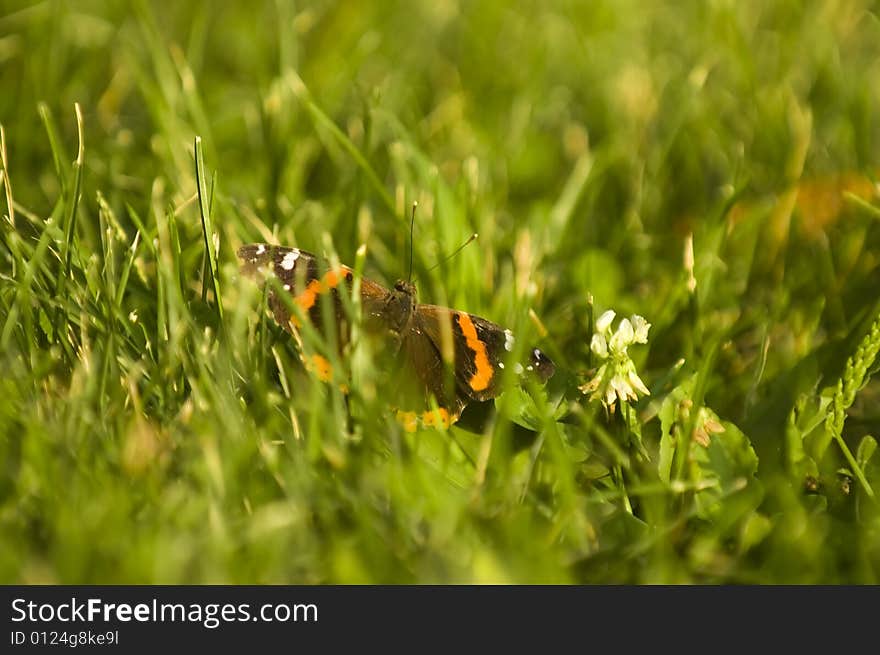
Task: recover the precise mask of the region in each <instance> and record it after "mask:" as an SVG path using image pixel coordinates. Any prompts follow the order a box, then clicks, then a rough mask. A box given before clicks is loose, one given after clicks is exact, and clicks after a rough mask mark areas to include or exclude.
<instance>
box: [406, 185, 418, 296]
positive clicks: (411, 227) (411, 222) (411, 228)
mask: <svg viewBox="0 0 880 655" xmlns="http://www.w3.org/2000/svg"><path fill="white" fill-rule="evenodd" d="M418 206H419V201H418V200H413V204H412V216H411V217H410V220H409V273H408V275H407V276H406V279H407V280H408V281H409V283H410V284H412V274H413V234H414V233H415V229H416V209H417V208H418Z"/></svg>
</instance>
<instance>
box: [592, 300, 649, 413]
mask: <svg viewBox="0 0 880 655" xmlns="http://www.w3.org/2000/svg"><path fill="white" fill-rule="evenodd" d="M616 315H617V314H616V313H615V312H614V311H613V310H610V309H609V310H608V311H606V312H604V313H603V314H602V315H601V316H600V317H599V318H598V319H597V320H596V332H595V334H593V338H592V339H591V340H590V350H591V351H592V352H593V354H594V355H595V356H596V357H598V358H599V359H601V360H604V361H603V363H602V364H601V365H600V366H599V369H598V370H597V371H596V374H595V375H594V376H593V378H592V379H591V380H590V381H589V382H587V383H586V384H583V385H581V386H580V387H579V389H580V390H581V392H583V393H585V394H591V395H590V400H598V401H600V402H602V403H603V404H604V405H605V406H606V407H608V408H609V409H610V410H611V411H612V412H613V411H614V409H615V406H616V404H617V403H618V402H620V403H625V402H630V401H635V400H638V398H639V394H642V395H644V396H650V395H651V392H650V391H648V387H647V386H646V385H645V383H644V382H643V381H642V379H641V378H640V377H639V374H638V373H637V372H636V366H635V364H634V363H633V361H632V360H631V359H630V357H629V355H628V354H627V348H628V347H629V346H630V345H632V344H634V343H648V330H649V329H650V328H651V324H650V323H648V322H647V321H646V320H645V319H644V318H643V317H641V316H639V315H638V314H633V315H632V316H630V317H629V318H623V319H621V321H620V323H618V325H617V330H616V331H614V332H613V333H612V331H611V324H612V322H613V321H614V318H615V316H616Z"/></svg>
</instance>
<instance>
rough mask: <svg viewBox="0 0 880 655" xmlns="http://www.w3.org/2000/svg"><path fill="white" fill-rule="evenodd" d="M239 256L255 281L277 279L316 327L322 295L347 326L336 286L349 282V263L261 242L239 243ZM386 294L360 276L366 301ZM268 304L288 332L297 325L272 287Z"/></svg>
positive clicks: (295, 319)
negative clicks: (332, 262)
mask: <svg viewBox="0 0 880 655" xmlns="http://www.w3.org/2000/svg"><path fill="white" fill-rule="evenodd" d="M238 257H239V259H240V260H241V270H242V272H243V273H244V274H245V275H249V276H251V277H253V278H255V279H257V280H258V281H264V280H265V279H266V278H267V277H268V276H274V277H276V278H278V282H279V284H280V285H281V288H282V290H283V291H286V292H287V293H289V294H290V300H291V301H292V302H293V304H295V305H298V306H299V307H300V309H302V310H303V312H304V313H305V314H306V315H307V316H308V317H309V319H310V321H311V322H312V323H313V324H314V325H315V326H316V327H318V328H319V329H320V328H321V326H322V325H323V321H322V318H321V306H320V302H319V301H320V300H321V298H322V296H327V297H329V298H332V302H333V315H334V318H335V320H336V322H337V325H339V326H340V328H343V327H345V326H346V325H347V318H346V315H345V312H344V310H343V306H342V301H341V299H340V297H339V287H340V286H341V285H343V284H346V285H350V284H351V281H352V279H353V277H354V273H353V271H352V270H351V269H350V268H349V267H348V266H338V267H336V268H333V267H331V265H330V264H329V262H327V261H325V260H324V259H322V258H320V257H318V256H317V255H314V254H312V253H310V252H307V251H305V250H300V249H299V248H288V247H286V246H270V245H267V244H263V243H252V244H249V245H246V246H242V247H241V248H239V249H238ZM387 295H388V290H387V289H385V287H383V286H381V285H379V284H376V283H375V282H371V281H370V280H367V279H361V296H362V297H363V298H364V299H365V301H366V300H372V299H378V298H383V297H385V296H387ZM269 306H270V308H271V309H272V313H273V315H274V316H275V320H276V321H278V323H279V324H280V325H281V326H283V327H284V328H285V329H287V330H288V331H291V332H292V331H293V329H295V328H296V327H297V318H296V316H294V315H292V313H291V312H290V310H289V309H288V306H289V305H288V303H285V302H284V301H283V300H282V299H281V298H279V297H278V296H277V295H276V292H275V291H274V290H273V291H272V292H271V293H270V296H269ZM344 331H345V330H343V332H344ZM340 336H343V335H342V334H340Z"/></svg>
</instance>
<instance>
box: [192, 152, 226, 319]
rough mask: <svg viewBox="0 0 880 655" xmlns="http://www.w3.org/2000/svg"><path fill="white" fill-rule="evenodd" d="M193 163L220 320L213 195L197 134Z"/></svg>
mask: <svg viewBox="0 0 880 655" xmlns="http://www.w3.org/2000/svg"><path fill="white" fill-rule="evenodd" d="M194 149H195V165H196V187H197V188H198V191H199V215H200V216H201V219H202V235H203V236H204V239H205V253H206V257H207V260H208V268H209V272H210V275H209V277H210V280H209V282H210V284H211V288H212V289H213V291H214V302H215V303H216V307H217V316H218V317H219V318H220V320H221V322H222V320H223V302H222V299H221V297H220V282H219V267H218V264H217V253H216V252H215V250H214V239H215V238H216V237H215V232H214V227H213V224H212V222H211V205H212V203H211V200H212V197H213V186H212V191H211V195H209V190H208V185H207V183H206V182H205V160H204V158H203V155H202V138H201V137H199V136H197V137H196V139H195V146H194Z"/></svg>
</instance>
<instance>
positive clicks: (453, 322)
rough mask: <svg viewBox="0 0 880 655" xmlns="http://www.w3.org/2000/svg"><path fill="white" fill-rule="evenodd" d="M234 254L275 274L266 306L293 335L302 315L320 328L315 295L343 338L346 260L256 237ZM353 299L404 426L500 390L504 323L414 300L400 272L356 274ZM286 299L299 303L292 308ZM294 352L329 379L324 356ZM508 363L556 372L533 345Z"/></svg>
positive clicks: (541, 373) (435, 420) (506, 348)
mask: <svg viewBox="0 0 880 655" xmlns="http://www.w3.org/2000/svg"><path fill="white" fill-rule="evenodd" d="M238 257H239V259H240V260H241V269H242V272H243V273H244V274H245V275H248V276H250V277H253V278H256V279H258V280H263V281H265V280H266V279H267V278H269V277H272V276H274V277H275V278H277V283H276V284H273V285H271V287H270V291H269V298H268V300H269V308H270V309H271V311H272V313H273V315H274V317H275V320H276V321H277V322H278V323H279V324H280V325H281V326H282V327H283V328H284V329H286V330H288V331H289V332H291V333H292V334H295V335H296V334H297V333H298V331H299V329H300V328H301V327H302V326H301V323H300V321H301V320H302V319H301V317H302V318H304V319H307V320H308V321H309V322H310V323H311V324H312V325H313V326H314V327H316V328H317V329H318V330H323V327H324V326H327V322H326V320H325V317H323V316H322V311H321V304H322V303H321V300H322V298H328V299H330V302H331V303H332V305H331V307H330V309H331V312H330V318H331V319H332V320H331V322H330V323H331V325H330V327H334V326H335V329H336V334H335V337H336V343H337V344H340V345H341V346H344V344H346V343H347V342H348V340H349V338H350V324H349V318H348V312H346V310H345V307H344V304H343V301H342V299H341V297H340V292H343V293H350V291H351V285H352V283H353V280H354V271H352V269H351V268H349V267H348V266H336V267H333V266H331V265H330V264H329V263H328V262H327V261H325V260H323V259H322V258H320V257H318V256H316V255H314V254H312V253H310V252H306V251H305V250H300V249H298V248H289V247H285V246H272V245H267V244H262V243H254V244H249V245H245V246H242V247H241V248H239V250H238ZM343 289H344V290H343ZM281 293H286V294H288V298H287V299H286V300H285V299H283V298H281V297H280V296H279V294H281ZM360 302H361V306H362V314H363V328H364V332H365V333H366V334H368V335H371V336H372V337H375V338H377V339H379V340H380V346H379V348H378V349H376V350H375V351H374V352H376V353H378V354H379V355H380V356H381V357H382V358H385V359H387V360H388V366H387V369H386V370H387V371H388V382H389V385H390V386H389V387H388V388H387V390H388V392H389V394H388V395H389V398H390V400H391V401H392V404H393V405H394V406H395V407H396V409H397V417H398V419H399V420H400V421H401V423H402V424H403V425H404V427H405V428H406V429H407V430H410V431H412V430H415V428H416V426H417V425H418V424H422V425H426V426H431V425H434V426H442V427H448V426H450V425H452V424H453V423H455V422H456V421H457V420H458V418H459V417H460V416H461V413H462V410H463V409H464V408H465V407H466V406H467V405H468V404H469V403H471V402H480V401H486V400H490V399H492V398H495V397H496V396H498V395H499V394H500V393H501V391H502V390H503V385H502V378H503V371H504V367H505V362H506V361H507V359H508V353H510V352H511V351H513V349H514V343H515V340H514V335H513V333H512V332H511V331H510V330H508V329H505V328H503V327H501V326H500V325H497V324H495V323H493V322H492V321H489V320H487V319H485V318H481V317H479V316H475V315H473V314H469V313H467V312H463V311H459V310H456V309H450V308H447V307H440V306H438V305H429V304H423V303H419V302H418V296H417V293H416V288H415V286H414V285H413V284H412V283H411V282H409V281H406V280H398V281H397V282H396V283H395V284H394V287H393V288H391V289H388V288H386V287H384V286H383V285H381V284H378V283H377V282H374V281H372V280H370V279H367V278H362V279H361V281H360ZM291 307H298V308H299V309H298V310H294V311H293V312H291V311H290V308H291ZM323 331H324V332H326V330H323ZM300 356H301V357H302V359H303V361H304V363H305V365H306V367H307V368H309V369H310V370H311V371H313V372H314V373H315V374H316V375H317V377H319V378H320V379H322V380H325V381H329V380H330V379H332V376H333V371H332V365H331V362H330V361H329V360H328V359H327V358H326V357H323V356H322V355H319V354H314V353H312V354H307V353H304V352H301V353H300ZM511 368H513V369H515V370H514V372H515V373H517V374H519V375H523V374H531V375H534V376H535V377H537V379H539V380H540V381H541V382H545V381H547V380H548V379H549V378H550V377H551V376H552V375H553V373H554V372H555V366H554V364H553V362H552V361H551V359H550V358H549V357H548V356H547V355H546V354H544V353H543V352H542V351H541V350H539V349H538V348H533V349H531V350H530V352H529V355H528V362H527V363H525V365H523V364H519V363H517V364H513V365H512V366H511Z"/></svg>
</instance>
